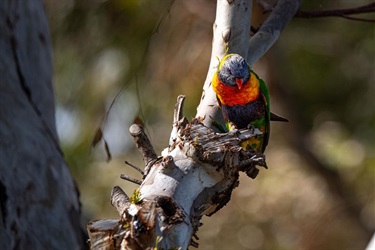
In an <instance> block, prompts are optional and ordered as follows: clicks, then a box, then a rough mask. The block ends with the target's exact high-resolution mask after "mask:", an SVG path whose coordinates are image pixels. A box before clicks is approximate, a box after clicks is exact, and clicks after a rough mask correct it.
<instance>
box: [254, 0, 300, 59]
mask: <svg viewBox="0 0 375 250" xmlns="http://www.w3.org/2000/svg"><path fill="white" fill-rule="evenodd" d="M301 2H302V1H301V0H279V1H278V2H277V5H276V7H275V8H274V9H273V11H272V13H271V15H270V16H269V17H268V18H267V20H266V21H265V22H264V23H263V24H262V26H261V27H260V29H259V30H258V31H257V32H256V33H255V35H254V36H252V37H251V38H250V41H249V45H248V46H249V51H248V54H247V62H248V63H249V64H250V66H252V65H253V64H254V63H255V62H256V61H258V60H259V58H261V57H262V56H263V55H264V54H265V53H266V52H267V51H268V50H269V49H270V48H271V46H272V45H273V44H274V43H275V41H276V40H277V39H278V38H279V36H280V34H281V31H282V30H283V29H284V28H285V26H286V25H287V24H288V23H289V21H290V20H291V19H292V18H293V16H294V15H295V13H296V12H297V10H298V8H299V6H300V5H301Z"/></svg>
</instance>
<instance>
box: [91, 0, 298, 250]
mask: <svg viewBox="0 0 375 250" xmlns="http://www.w3.org/2000/svg"><path fill="white" fill-rule="evenodd" d="M287 2H288V3H292V5H293V8H292V7H291V6H287V5H286V3H287ZM280 3H281V6H279V7H278V9H279V10H278V11H277V12H275V14H274V13H272V14H271V15H270V18H271V19H270V20H271V21H270V22H269V23H268V24H267V29H262V28H261V29H260V31H261V32H262V34H266V33H270V34H273V35H271V36H269V37H270V39H271V40H267V39H257V40H256V41H258V43H259V44H257V42H254V43H252V42H251V39H252V38H250V20H251V10H252V1H251V0H218V1H217V11H216V21H215V23H214V29H213V30H214V35H213V49H212V54H211V63H210V67H209V72H208V74H207V78H206V81H205V84H204V87H203V93H202V98H201V102H200V104H199V106H198V108H197V115H196V118H195V119H193V121H191V122H188V121H187V120H186V118H184V117H183V115H182V106H183V99H184V97H183V96H180V97H179V98H178V101H177V105H176V107H175V113H174V122H173V128H172V132H171V136H170V140H169V146H168V147H167V148H166V149H165V150H164V151H163V152H162V154H161V155H162V156H161V157H157V156H156V154H155V152H154V150H153V149H152V145H151V144H150V142H149V140H148V139H147V137H146V135H145V134H144V132H143V130H142V128H141V127H139V126H136V125H133V126H132V127H131V129H130V133H131V135H132V136H133V137H134V139H135V142H136V145H137V147H138V149H139V150H140V152H141V154H142V156H143V159H144V164H145V171H144V176H143V181H142V182H141V185H140V187H139V192H137V193H135V194H133V195H132V198H129V196H128V195H126V194H125V193H124V192H123V191H122V190H121V188H120V187H115V188H114V189H113V192H112V197H111V201H112V205H113V206H114V207H115V208H116V209H117V211H118V212H119V214H120V216H121V218H120V219H118V220H99V221H92V222H90V223H89V224H88V226H87V228H88V232H89V235H90V239H91V247H92V249H103V248H104V249H153V248H154V247H157V248H158V249H159V248H160V249H187V248H188V246H189V245H191V246H194V247H197V246H198V243H197V242H196V241H195V240H193V239H192V237H194V236H196V234H195V233H196V232H197V230H198V227H199V226H200V225H201V224H200V219H201V217H202V216H203V215H209V216H210V215H213V214H214V213H215V212H216V211H217V210H219V209H220V208H222V207H223V206H224V205H225V204H227V202H228V201H229V200H230V196H231V193H232V190H233V189H234V188H235V187H237V186H238V176H239V172H240V171H243V172H245V173H246V174H247V175H248V176H249V177H251V178H255V177H256V176H257V174H258V171H259V170H258V168H257V167H259V166H263V167H266V164H265V158H264V155H257V154H255V153H254V152H250V151H244V150H243V149H242V147H241V142H243V141H244V140H247V139H249V138H251V137H253V136H255V135H256V134H258V133H260V131H259V130H241V131H231V132H229V133H215V131H214V130H213V129H214V122H213V121H214V120H215V121H217V122H219V123H223V122H222V121H223V119H222V115H221V111H220V109H219V107H218V103H217V100H216V95H215V93H214V91H213V89H212V88H211V79H212V77H213V74H214V72H215V70H216V69H217V65H218V62H219V61H218V59H217V58H222V57H223V55H224V54H225V53H238V54H241V55H245V56H244V57H248V60H249V59H252V60H253V61H256V60H255V59H258V58H259V57H260V56H261V55H262V54H263V53H265V52H266V50H265V49H264V46H263V45H264V43H266V46H265V47H266V48H269V47H270V45H272V44H273V43H274V42H275V40H276V38H277V36H278V35H279V34H280V32H281V30H282V28H283V27H284V26H285V25H286V23H287V22H288V21H289V20H290V19H291V18H292V16H293V15H294V13H295V12H296V11H297V9H298V6H299V4H300V0H295V1H293V0H280ZM283 6H284V8H283ZM285 6H287V8H285ZM284 9H287V10H286V11H285V13H284V12H282V11H281V10H284ZM280 13H284V14H283V15H285V17H284V18H285V19H284V20H283V22H282V23H281V24H279V23H278V22H280V19H282V17H279V16H278V15H280ZM276 15H277V16H276ZM275 22H276V23H275ZM254 37H255V36H254ZM262 37H263V36H262ZM249 39H250V42H249ZM249 44H251V48H252V49H253V50H254V49H255V48H257V46H259V47H261V52H260V53H256V56H254V57H249V56H247V55H248V53H250V52H249ZM255 50H256V49H255ZM254 53H255V51H254ZM196 238H197V237H196Z"/></svg>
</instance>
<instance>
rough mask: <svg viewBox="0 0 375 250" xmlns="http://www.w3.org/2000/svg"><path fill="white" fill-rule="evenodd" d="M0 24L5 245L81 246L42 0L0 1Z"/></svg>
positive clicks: (0, 186)
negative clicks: (58, 127) (59, 130)
mask: <svg viewBox="0 0 375 250" xmlns="http://www.w3.org/2000/svg"><path fill="white" fill-rule="evenodd" d="M0 30H1V33H0V202H1V206H0V212H1V213H0V217H1V218H0V249H81V248H83V246H84V238H83V237H82V236H83V234H82V231H81V229H80V204H79V200H78V192H77V190H76V187H75V184H74V181H73V179H72V177H71V175H70V172H69V170H68V168H67V166H66V164H65V161H64V158H63V154H62V151H61V149H60V147H59V141H58V137H57V133H56V127H55V110H54V94H53V87H52V64H51V51H50V40H49V33H48V25H47V19H46V17H45V13H44V7H43V1H41V0H28V1H15V0H4V1H1V3H0Z"/></svg>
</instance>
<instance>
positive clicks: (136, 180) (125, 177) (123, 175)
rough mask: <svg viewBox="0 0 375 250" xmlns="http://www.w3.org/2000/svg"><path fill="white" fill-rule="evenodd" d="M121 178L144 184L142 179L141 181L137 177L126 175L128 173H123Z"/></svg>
mask: <svg viewBox="0 0 375 250" xmlns="http://www.w3.org/2000/svg"><path fill="white" fill-rule="evenodd" d="M120 178H121V179H124V180H127V181H130V182H133V183H135V184H138V185H141V184H142V181H140V180H138V179H135V178H132V177H130V176H128V175H126V174H121V175H120Z"/></svg>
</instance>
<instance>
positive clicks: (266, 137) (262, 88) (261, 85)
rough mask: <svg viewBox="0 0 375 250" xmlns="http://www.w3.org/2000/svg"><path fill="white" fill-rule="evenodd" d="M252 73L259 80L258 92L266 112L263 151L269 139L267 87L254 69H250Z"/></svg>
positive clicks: (269, 113)
mask: <svg viewBox="0 0 375 250" xmlns="http://www.w3.org/2000/svg"><path fill="white" fill-rule="evenodd" d="M252 73H254V75H255V76H256V77H257V79H258V80H259V88H260V92H261V94H262V97H263V100H264V102H265V104H266V114H265V117H264V118H265V119H264V121H263V122H264V125H265V134H264V140H263V145H262V151H263V152H264V150H265V148H266V146H267V144H268V140H269V136H270V121H271V110H270V95H269V93H268V87H267V85H266V83H265V82H264V81H263V79H262V78H260V77H259V76H258V75H257V74H256V73H255V72H254V71H252Z"/></svg>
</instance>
